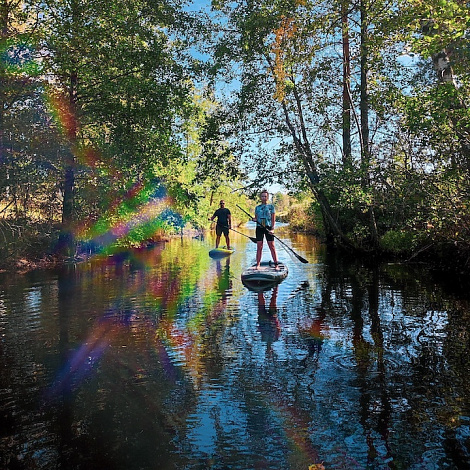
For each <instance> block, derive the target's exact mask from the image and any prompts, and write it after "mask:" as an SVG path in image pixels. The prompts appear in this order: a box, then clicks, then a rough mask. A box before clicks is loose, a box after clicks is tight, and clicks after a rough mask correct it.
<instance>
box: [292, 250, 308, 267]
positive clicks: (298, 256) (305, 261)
mask: <svg viewBox="0 0 470 470" xmlns="http://www.w3.org/2000/svg"><path fill="white" fill-rule="evenodd" d="M294 255H295V256H296V257H297V259H298V260H299V261H300V262H301V263H304V264H305V263H308V261H307V260H306V259H305V258H302V256H300V255H298V254H297V253H294Z"/></svg>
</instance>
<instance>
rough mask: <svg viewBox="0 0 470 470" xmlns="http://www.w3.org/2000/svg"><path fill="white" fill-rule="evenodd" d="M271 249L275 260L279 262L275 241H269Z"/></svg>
mask: <svg viewBox="0 0 470 470" xmlns="http://www.w3.org/2000/svg"><path fill="white" fill-rule="evenodd" d="M268 246H269V249H270V250H271V256H272V257H273V261H274V262H275V263H277V262H278V261H277V253H276V247H275V246H274V241H272V242H268Z"/></svg>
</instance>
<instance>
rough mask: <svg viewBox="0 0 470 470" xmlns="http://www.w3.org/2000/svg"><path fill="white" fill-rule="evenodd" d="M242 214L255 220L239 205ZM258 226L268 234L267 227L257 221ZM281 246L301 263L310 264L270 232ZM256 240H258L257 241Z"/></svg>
mask: <svg viewBox="0 0 470 470" xmlns="http://www.w3.org/2000/svg"><path fill="white" fill-rule="evenodd" d="M236 206H237V207H238V208H239V209H240V210H241V211H242V212H244V213H245V214H246V215H247V216H248V217H249V218H250V220H253V217H251V215H250V214H248V212H247V211H246V210H245V209H243V208H242V207H240V206H239V205H238V204H237V205H236ZM256 224H257V225H258V226H259V227H262V228H263V229H264V230H266V232H267V231H268V230H267V229H266V227H263V226H262V225H261V224H260V223H259V222H258V221H256ZM269 233H270V234H271V235H272V236H273V237H274V238H275V239H276V240H277V241H278V242H279V243H280V244H281V245H283V246H284V247H285V248H287V249H288V250H289V251H290V252H291V253H292V254H293V255H294V256H295V257H296V258H297V259H298V260H299V261H300V262H301V263H308V261H307V260H306V259H305V258H303V257H302V256H300V255H299V254H298V253H296V252H295V251H294V250H293V249H292V248H291V247H290V246H289V245H287V244H285V243H284V242H283V241H282V240H281V239H280V238H279V237H276V235H274V234H273V233H271V232H269ZM255 240H256V239H255Z"/></svg>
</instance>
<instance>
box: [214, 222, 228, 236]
mask: <svg viewBox="0 0 470 470" xmlns="http://www.w3.org/2000/svg"><path fill="white" fill-rule="evenodd" d="M215 234H216V235H217V236H218V237H220V236H221V235H222V234H224V235H225V236H226V237H227V236H228V227H222V226H221V225H219V224H217V225H216V226H215Z"/></svg>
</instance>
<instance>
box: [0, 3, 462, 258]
mask: <svg viewBox="0 0 470 470" xmlns="http://www.w3.org/2000/svg"><path fill="white" fill-rule="evenodd" d="M189 6H191V3H190V2H184V1H180V0H166V1H162V2H153V1H148V0H125V1H124V0H104V1H101V2H96V1H94V0H86V1H77V0H65V1H63V0H61V1H57V0H46V1H41V2H39V1H37V0H28V1H27V2H21V3H16V2H3V3H2V9H1V16H2V33H1V34H2V36H1V51H2V56H1V57H2V59H1V61H0V75H1V76H0V79H1V80H0V100H1V105H2V106H1V107H0V162H1V165H2V172H1V174H0V203H1V204H0V211H1V214H2V216H3V222H2V225H1V227H0V230H2V234H3V237H4V238H5V240H7V235H6V234H7V232H8V230H7V228H8V225H10V228H12V227H13V224H11V220H17V221H18V220H19V219H20V218H22V217H23V218H28V219H32V218H36V219H38V220H41V221H51V222H57V223H59V224H60V227H61V237H60V239H61V242H62V248H61V249H62V250H63V251H64V252H66V253H68V254H69V255H70V254H71V253H72V252H73V250H74V249H75V246H76V242H77V240H78V241H80V240H82V241H89V240H91V239H93V240H95V241H96V240H99V241H103V240H104V239H107V238H109V237H111V239H114V238H115V239H116V240H118V239H120V240H121V242H122V243H131V244H132V243H133V241H132V240H134V238H133V237H134V235H133V234H135V233H137V232H139V231H140V232H142V233H141V235H139V237H142V238H145V237H147V238H149V233H152V230H153V231H154V232H158V231H168V230H179V229H180V228H181V226H182V225H184V224H185V223H188V222H189V223H192V224H193V225H194V226H200V227H202V226H204V225H205V224H206V223H207V214H208V213H209V212H210V211H211V210H212V209H211V202H213V199H214V197H216V198H217V197H218V195H220V196H221V197H224V198H226V199H227V196H229V197H232V198H235V197H236V198H241V199H240V202H241V200H242V198H243V197H245V196H248V197H250V196H252V195H253V194H254V193H256V191H257V190H259V189H260V188H262V187H264V186H266V185H270V184H273V183H278V184H282V185H284V187H285V188H286V189H287V190H288V191H289V192H290V194H291V195H302V198H303V200H305V195H310V196H309V197H310V200H311V204H312V208H311V210H309V211H307V212H308V213H310V214H316V215H315V216H314V217H312V221H313V220H314V223H315V224H316V227H315V229H316V230H320V231H322V232H323V234H324V235H325V237H326V239H327V241H328V242H329V243H335V244H339V245H342V246H344V247H348V248H349V249H353V250H359V251H365V252H378V251H388V252H405V253H407V254H408V255H411V256H414V255H413V253H417V252H418V251H420V250H423V249H425V248H427V247H429V246H436V244H439V246H441V247H443V246H444V247H447V248H446V249H450V247H452V249H453V250H455V249H456V248H455V247H457V250H458V252H459V253H465V254H466V253H468V252H469V248H470V246H469V230H470V226H469V224H470V219H469V214H468V209H469V208H468V201H469V192H470V190H469V189H470V188H469V181H470V179H469V175H468V173H469V168H470V163H469V158H470V119H469V118H470V116H469V89H470V88H469V87H470V77H469V70H470V67H469V61H470V54H469V50H470V48H469V36H470V31H469V25H470V13H469V11H470V10H469V8H468V7H469V4H468V2H465V1H463V0H430V1H427V2H423V1H421V0H397V1H393V2H386V1H384V0H378V1H374V2H371V1H370V0H360V1H359V2H351V1H349V0H341V1H334V2H324V1H321V0H293V1H290V2H279V1H276V0H268V1H265V0H263V1H258V0H243V1H241V2H237V3H233V2H227V1H225V0H214V1H213V2H212V3H211V8H210V11H209V6H207V8H205V9H204V11H202V10H201V11H196V9H195V8H188V7H189ZM223 83H225V84H226V86H225V87H224V86H222V85H223ZM248 176H249V177H248ZM240 188H245V190H240ZM216 194H218V195H217V196H215V195H216ZM307 199H308V198H307ZM237 200H238V199H237ZM162 201H164V203H162ZM160 203H162V204H160ZM155 221H156V222H155ZM318 224H320V225H321V226H318ZM141 226H145V227H147V228H146V229H145V230H144V229H143V228H141ZM116 227H120V230H121V232H120V233H121V235H122V234H123V233H124V234H125V236H118V235H116V233H117V228H116ZM139 227H140V228H139ZM10 232H11V233H12V230H10ZM110 233H112V236H111V235H110ZM135 236H136V237H137V235H135ZM113 237H114V238H113ZM126 237H127V238H126ZM129 237H130V238H129ZM139 237H137V238H139ZM13 238H14V237H13ZM150 238H151V236H150ZM122 240H124V241H122ZM134 242H135V240H134ZM6 245H8V243H7V244H6Z"/></svg>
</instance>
